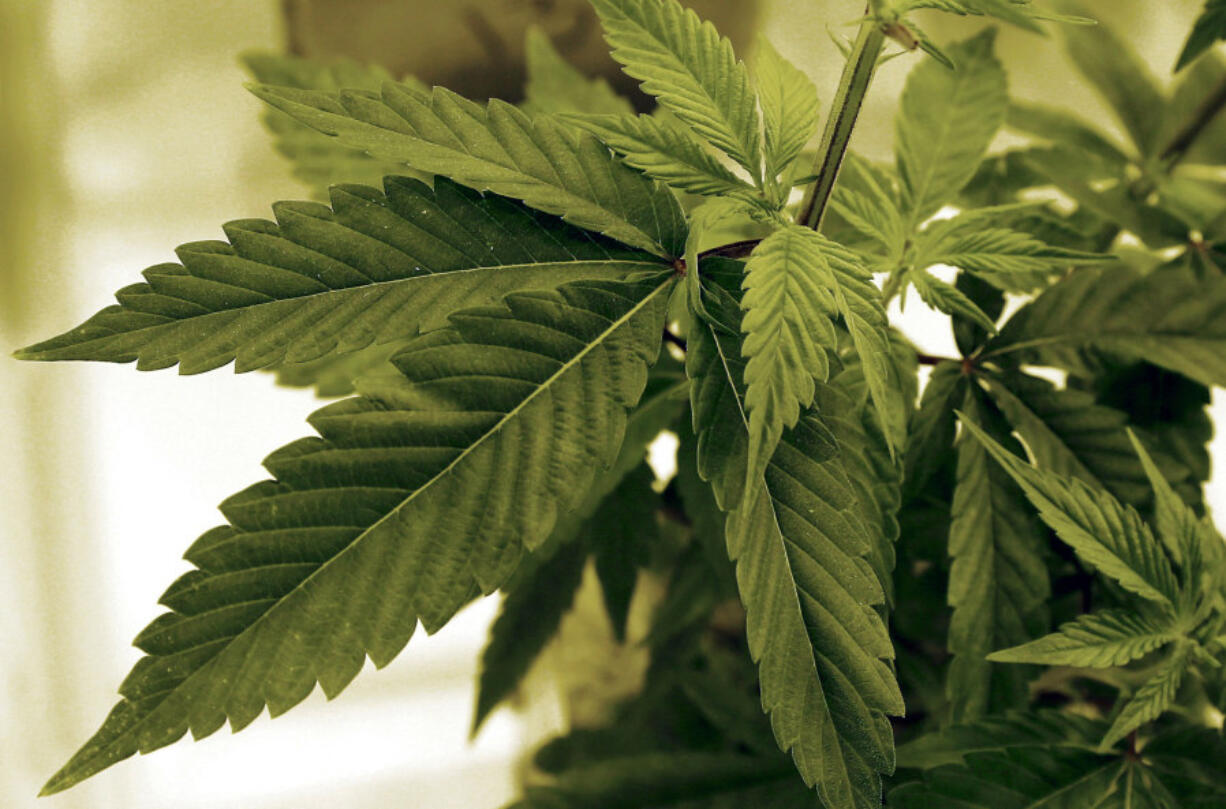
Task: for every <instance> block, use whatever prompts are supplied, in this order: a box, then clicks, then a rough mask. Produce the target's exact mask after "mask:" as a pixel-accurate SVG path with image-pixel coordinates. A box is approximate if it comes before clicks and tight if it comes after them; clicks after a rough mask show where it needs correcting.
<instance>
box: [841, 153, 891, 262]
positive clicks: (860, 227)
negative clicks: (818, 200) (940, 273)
mask: <svg viewBox="0 0 1226 809" xmlns="http://www.w3.org/2000/svg"><path fill="white" fill-rule="evenodd" d="M895 197H896V194H895V191H894V188H893V185H892V183H891V181H890V178H889V176H888V175H886V174H885V172H884V171H882V170H879V169H877V168H876V167H874V166H873V165H872V164H871V163H869V162H868V161H867V160H865V159H864V158H863V157H860V156H859V155H858V154H856V153H854V152H848V154H847V156H846V158H844V160H843V168H842V170H841V171H840V172H839V180H838V183H837V184H836V185H835V187H834V194H833V195H832V196H831V198H830V205H831V207H832V208H833V209H834V211H835V213H837V214H838V215H839V216H841V217H842V218H843V219H844V220H845V221H846V222H847V224H849V225H851V226H852V227H853V228H855V229H856V230H857V231H859V232H860V233H862V234H863V235H865V236H867V237H869V238H870V239H872V240H873V241H875V242H877V243H878V244H880V245H881V246H882V247H883V248H884V251H885V261H884V262H883V264H884V265H885V266H883V267H882V269H883V270H891V269H893V268H894V267H893V265H894V264H896V263H897V260H898V259H899V258H900V257H901V256H902V254H903V251H904V249H905V246H906V242H907V238H908V235H909V234H908V233H907V231H906V230H905V228H904V226H903V221H902V214H901V213H900V212H899V210H898V203H897V202H896V201H895Z"/></svg>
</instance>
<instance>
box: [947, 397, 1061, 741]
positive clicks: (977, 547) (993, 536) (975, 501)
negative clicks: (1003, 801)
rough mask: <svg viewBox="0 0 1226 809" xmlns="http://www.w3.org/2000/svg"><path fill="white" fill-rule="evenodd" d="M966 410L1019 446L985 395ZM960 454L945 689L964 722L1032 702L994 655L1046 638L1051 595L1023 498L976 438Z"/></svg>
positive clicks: (1015, 676) (968, 401)
mask: <svg viewBox="0 0 1226 809" xmlns="http://www.w3.org/2000/svg"><path fill="white" fill-rule="evenodd" d="M964 410H965V413H966V416H967V418H969V419H973V420H974V422H975V424H976V425H977V426H980V427H982V428H983V429H984V430H985V431H991V434H993V435H994V436H996V437H997V438H998V439H999V440H1003V441H1008V442H1010V443H1012V439H1010V438H1009V433H1008V426H1007V424H1005V423H1004V420H1003V419H1002V418H1001V416H1000V414H999V413H997V412H994V409H993V408H992V407H991V405H990V404H989V403H988V402H985V401H983V394H982V393H981V392H980V391H978V390H977V389H974V388H972V389H971V390H968V392H967V396H966V403H965V405H964ZM1018 450H1020V447H1016V445H1015V450H1014V451H1015V452H1017V451H1018ZM957 452H958V468H957V483H956V485H955V487H954V495H953V505H952V509H951V513H952V518H953V519H952V522H951V524H950V529H949V555H950V556H951V557H952V559H953V563H952V565H951V567H950V571H949V591H948V601H949V604H950V606H951V607H953V616H952V617H951V619H950V624H949V643H948V645H949V650H950V652H951V653H952V654H953V655H954V658H953V660H952V661H951V663H950V669H949V674H948V676H947V678H946V683H945V688H946V693H947V695H948V697H949V702H950V706H951V713H952V718H953V721H955V722H962V721H966V720H968V719H977V718H979V717H981V716H983V715H984V714H986V713H990V712H992V710H993V708H995V707H998V706H1000V705H1008V704H1011V703H1015V702H1016V701H1017V697H1018V696H1019V694H1020V695H1021V696H1022V697H1023V698H1024V696H1025V683H1024V681H1021V680H1019V677H1018V673H1017V672H1016V671H1015V670H1014V671H1010V670H1009V669H1007V668H1006V669H1003V670H1002V669H1001V668H999V667H994V666H992V665H990V664H989V663H988V662H987V661H988V660H996V659H997V658H995V657H988V653H989V652H991V651H993V650H994V649H999V648H1001V647H1003V646H1012V645H1014V644H1017V643H1020V642H1022V641H1025V640H1027V639H1029V638H1032V637H1034V635H1035V634H1037V633H1038V632H1039V631H1042V629H1043V628H1044V627H1043V621H1042V615H1041V613H1038V610H1039V609H1040V608H1041V607H1042V605H1043V603H1044V602H1045V601H1046V600H1047V598H1048V596H1049V595H1050V587H1049V584H1048V577H1047V566H1046V564H1045V562H1044V559H1043V556H1042V552H1041V549H1042V542H1043V536H1042V535H1041V534H1040V533H1039V532H1038V526H1037V525H1036V524H1035V520H1034V518H1033V517H1032V516H1031V513H1030V511H1029V509H1028V508H1027V506H1026V502H1025V498H1024V496H1023V494H1022V492H1021V491H1020V490H1018V488H1017V486H1016V485H1015V484H1014V483H1013V482H1012V481H1011V480H1009V478H1008V476H1007V475H1006V474H1005V472H1004V470H1002V469H1001V468H1000V467H999V466H997V465H996V464H995V463H993V462H992V461H991V459H990V458H989V457H988V454H987V452H986V451H985V450H984V448H983V446H982V445H981V444H980V443H979V442H977V441H975V440H973V439H972V438H971V436H970V435H966V434H964V435H963V437H962V440H960V441H959V442H958V446H957ZM1036 613H1038V614H1036ZM1036 617H1037V618H1039V619H1040V620H1039V624H1038V626H1036V625H1035V618H1036ZM1004 662H1024V661H1020V660H1017V661H1004Z"/></svg>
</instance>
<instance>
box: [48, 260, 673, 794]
mask: <svg viewBox="0 0 1226 809" xmlns="http://www.w3.org/2000/svg"><path fill="white" fill-rule="evenodd" d="M671 287H672V281H671V279H670V278H668V277H663V278H657V279H656V280H653V281H650V282H647V281H644V282H640V283H637V284H629V283H607V282H605V283H600V282H579V283H575V284H569V285H566V286H563V287H561V288H559V289H558V290H555V291H548V292H521V293H514V294H512V295H509V296H508V297H507V298H506V299H505V300H504V302H503V303H501V304H500V305H497V306H491V307H484V308H478V309H470V310H465V311H463V312H460V313H457V314H455V315H452V317H451V322H452V325H451V326H450V327H448V328H445V329H440V330H438V331H434V332H431V333H429V334H426V335H424V336H422V337H420V338H418V339H417V340H415V341H413V343H412V344H410V345H409V346H408V347H407V348H406V349H405V350H404V351H403V352H401V353H400V354H399V355H397V356H396V357H395V359H394V362H395V364H396V366H397V368H398V369H399V370H400V371H401V373H402V374H404V375H405V376H404V378H403V381H402V382H401V383H399V384H398V385H396V386H395V387H387V388H385V389H383V390H380V391H372V392H371V393H370V394H368V395H366V396H363V397H357V398H353V399H347V400H343V401H341V402H338V403H336V404H333V405H330V406H328V407H326V408H324V409H323V410H320V411H318V412H317V413H316V414H315V415H314V416H312V418H311V422H312V424H313V425H314V426H315V428H316V429H317V430H318V431H319V433H320V437H319V438H308V439H303V440H301V441H297V442H294V443H292V444H290V445H288V446H286V447H284V448H282V449H281V450H278V451H277V452H275V453H274V454H273V455H271V456H270V457H269V458H268V459H267V460H266V462H265V465H266V466H267V467H268V469H269V471H270V472H271V473H272V474H273V476H274V478H275V479H274V480H268V481H264V482H263V483H259V484H256V485H255V486H252V487H250V488H248V489H246V490H245V491H243V492H241V493H239V494H237V495H235V496H234V497H231V498H230V499H228V500H227V501H226V502H225V503H224V504H223V505H222V511H223V513H224V514H225V515H226V519H227V520H228V521H229V525H226V526H222V527H220V528H216V529H213V530H211V531H209V532H207V533H206V534H204V536H202V537H201V538H200V539H199V540H197V541H196V543H195V544H194V545H192V547H191V548H190V549H189V550H188V552H187V554H186V556H187V558H188V560H189V561H191V562H192V563H193V564H194V565H196V569H195V570H192V571H190V572H189V573H187V574H185V575H184V576H183V577H181V578H180V579H179V580H178V581H177V582H175V583H174V584H173V585H171V587H170V589H169V590H167V591H166V593H165V594H164V595H163V597H162V603H163V604H165V605H166V606H168V607H169V608H170V609H171V610H172V611H171V612H169V613H166V614H164V615H162V616H161V617H159V618H158V619H156V620H155V621H154V622H153V623H152V624H150V625H149V626H148V627H147V628H146V629H145V630H144V631H143V632H141V633H140V635H139V636H138V637H137V639H136V645H137V646H138V647H139V648H141V649H142V650H143V651H144V652H145V653H146V655H147V656H146V657H144V658H142V659H141V660H140V661H138V662H137V664H136V666H135V668H134V669H133V671H132V673H131V674H130V675H129V676H128V678H127V679H126V680H125V681H124V683H123V685H122V686H121V687H120V693H121V694H122V695H123V697H124V699H123V700H122V701H121V702H120V703H119V704H118V705H117V706H116V707H115V709H114V710H113V711H112V712H111V714H110V716H109V717H108V718H107V720H106V722H105V723H104V724H103V726H102V728H101V729H100V730H99V731H98V732H97V733H96V734H95V735H94V737H93V738H92V739H91V740H90V741H89V742H88V743H86V745H85V746H84V747H83V748H82V749H81V750H80V752H78V753H77V754H76V756H74V757H73V759H72V760H71V761H69V762H68V764H67V765H65V766H64V768H63V769H61V770H60V772H59V773H57V774H56V775H55V776H54V777H53V778H52V779H51V780H50V781H49V782H48V783H47V785H46V787H44V792H45V793H51V792H58V791H60V790H62V789H66V788H67V787H69V786H72V785H73V784H75V783H77V782H79V781H81V780H83V779H84V778H87V777H88V776H90V775H92V774H94V773H96V772H98V771H100V770H102V769H104V768H106V767H108V766H110V765H111V764H114V763H115V762H117V761H120V760H122V759H124V758H127V757H128V756H130V755H132V754H133V753H136V752H137V751H142V752H149V751H151V750H154V749H157V748H159V747H163V746H165V745H167V744H170V743H171V742H173V741H175V740H177V739H178V738H180V737H181V736H182V735H183V734H184V733H185V732H187V731H188V730H191V732H192V734H193V736H194V737H196V738H201V737H204V736H207V735H209V734H211V733H213V732H214V731H216V730H218V729H219V728H220V727H221V726H222V725H223V724H224V723H225V722H226V720H227V719H229V721H230V725H231V728H233V729H235V730H238V729H240V728H243V727H245V726H246V725H248V724H249V723H250V722H252V721H253V720H254V719H255V718H256V717H257V716H259V714H260V713H261V712H262V710H263V708H264V706H265V705H267V706H268V709H269V712H270V713H271V714H272V715H274V716H275V715H278V714H281V713H284V712H285V711H287V710H288V709H289V708H291V707H293V706H294V705H296V704H297V703H298V702H300V701H301V700H302V699H304V698H305V697H306V696H307V695H308V694H310V693H311V691H312V690H313V689H314V687H315V684H316V682H318V683H319V684H320V685H321V686H322V688H323V690H324V693H325V694H327V695H328V696H335V695H336V694H338V693H339V692H340V691H341V690H342V689H343V688H344V687H345V686H346V685H347V684H348V683H349V682H350V680H352V679H353V677H354V676H356V675H357V673H358V672H359V671H360V670H361V668H362V665H363V663H364V662H365V659H366V657H367V656H369V657H370V658H371V660H373V661H374V663H375V664H376V665H377V666H380V667H381V666H384V665H387V663H389V662H390V661H391V660H392V658H394V657H395V656H396V655H397V654H398V653H399V651H400V650H401V649H402V648H403V647H404V645H405V644H406V643H407V642H408V640H409V638H410V636H411V635H412V634H413V631H414V628H415V627H416V624H417V622H418V621H420V622H421V623H422V625H423V626H424V627H425V628H426V630H427V631H428V632H434V631H436V630H437V629H438V628H439V627H441V626H442V625H443V624H445V623H446V622H447V621H448V620H449V619H450V618H451V616H452V615H454V614H455V612H456V611H457V610H458V609H459V608H460V607H461V606H463V605H464V604H465V603H467V602H468V601H469V600H471V599H472V598H473V597H474V596H476V595H477V594H478V593H489V592H492V591H493V590H495V589H496V588H498V587H499V586H501V585H503V584H504V583H505V581H506V580H507V578H508V577H509V576H510V574H511V572H512V571H513V570H514V569H515V567H516V565H517V564H518V562H519V560H520V557H521V556H522V555H523V553H524V551H525V549H527V550H531V549H533V548H536V547H539V546H540V545H541V544H542V543H543V542H544V541H545V540H546V538H547V537H548V536H549V534H550V532H551V531H552V530H553V528H554V523H555V521H556V518H557V515H558V514H559V513H565V512H567V511H568V510H570V509H572V508H574V507H575V506H576V505H577V504H578V503H579V502H580V501H581V500H582V498H583V497H584V495H585V493H586V491H587V489H588V488H589V486H590V485H591V483H592V481H593V479H594V476H595V474H596V473H597V471H598V470H600V469H601V468H602V467H605V466H607V465H608V464H610V463H611V462H612V461H613V460H614V457H615V456H616V454H617V450H618V447H619V445H620V444H621V438H622V432H623V428H624V426H625V423H626V410H627V409H628V408H629V407H631V406H633V405H634V404H635V402H636V401H637V400H638V398H639V396H640V394H641V393H642V390H643V387H644V384H645V383H646V379H647V366H648V364H649V363H650V362H651V361H652V360H654V359H655V358H656V355H657V353H658V351H659V344H660V334H661V330H662V329H663V325H664V315H665V309H666V305H667V299H668V294H669V291H670V289H671Z"/></svg>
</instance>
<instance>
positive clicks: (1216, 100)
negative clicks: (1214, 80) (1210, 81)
mask: <svg viewBox="0 0 1226 809" xmlns="http://www.w3.org/2000/svg"><path fill="white" fill-rule="evenodd" d="M1223 107H1226V79H1223V80H1222V81H1221V82H1219V83H1218V85H1217V87H1215V88H1214V89H1213V92H1212V93H1210V94H1209V95H1208V96H1207V97H1206V98H1205V100H1204V101H1203V102H1202V103H1201V105H1200V106H1199V107H1197V108H1196V112H1194V113H1193V114H1192V117H1191V119H1190V120H1189V121H1188V122H1187V123H1186V124H1184V125H1183V126H1182V127H1180V129H1179V131H1178V132H1176V133H1175V136H1174V137H1173V138H1171V142H1170V143H1169V144H1168V145H1167V147H1166V148H1165V149H1163V150H1162V154H1161V155H1160V157H1159V160H1160V161H1162V163H1163V164H1164V165H1165V167H1166V170H1167V171H1170V170H1171V169H1173V168H1175V166H1177V165H1178V164H1179V161H1181V160H1183V158H1184V156H1185V155H1187V153H1188V150H1189V149H1190V148H1191V147H1192V144H1193V143H1195V142H1196V139H1197V138H1199V137H1200V136H1201V134H1202V133H1203V132H1204V131H1205V129H1206V128H1207V127H1208V126H1209V124H1211V123H1213V119H1214V118H1216V117H1217V115H1218V113H1219V112H1221V111H1222V108H1223Z"/></svg>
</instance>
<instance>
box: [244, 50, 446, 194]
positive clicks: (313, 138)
mask: <svg viewBox="0 0 1226 809" xmlns="http://www.w3.org/2000/svg"><path fill="white" fill-rule="evenodd" d="M242 61H243V65H244V66H245V67H246V68H247V72H248V73H250V74H251V77H252V78H253V79H255V80H256V81H258V82H260V83H261V84H273V85H277V86H280V87H296V88H298V89H301V90H322V91H326V92H338V91H340V90H341V89H342V88H350V89H354V90H368V91H376V90H378V89H379V88H380V87H381V86H383V83H384V82H387V81H391V80H392V76H391V74H390V73H388V72H387V71H386V70H384V69H383V68H381V67H379V66H378V65H359V64H357V63H356V62H347V61H338V62H332V63H320V62H315V61H312V60H310V59H301V58H297V57H293V56H282V55H280V54H273V53H260V52H255V53H246V54H243V57H242ZM405 83H406V84H408V85H409V86H411V87H415V88H417V89H419V90H421V91H424V90H425V87H424V85H420V84H418V83H417V82H415V81H414V80H412V79H405ZM263 120H264V125H265V126H266V127H267V128H268V130H269V131H270V132H271V133H272V135H273V142H274V144H275V145H276V148H277V151H278V152H280V153H281V154H283V155H284V156H285V157H286V158H287V159H288V160H289V161H290V163H291V165H292V166H293V171H294V176H295V177H297V178H298V179H299V180H301V181H302V182H304V183H306V185H307V186H308V187H310V189H311V191H312V192H313V196H314V197H315V198H316V199H318V200H324V201H326V200H327V199H328V189H329V188H330V187H331V186H333V185H335V184H337V183H358V184H361V185H372V186H379V185H380V184H381V183H382V182H383V178H384V177H386V176H387V175H389V174H405V173H406V172H405V169H404V166H403V165H400V164H397V163H394V162H391V161H387V160H376V159H375V158H373V157H371V156H370V155H368V154H366V153H365V152H363V151H362V150H361V149H354V148H351V147H348V146H344V145H342V144H339V143H337V142H336V141H335V140H334V139H332V138H329V137H328V136H326V135H323V134H320V133H319V132H316V131H315V130H314V129H311V128H310V127H309V126H306V125H304V124H302V123H299V122H298V121H295V120H294V119H293V118H291V117H290V116H288V115H286V114H285V113H283V112H281V111H280V110H275V109H272V108H268V109H266V110H265V112H264V115H263Z"/></svg>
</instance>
